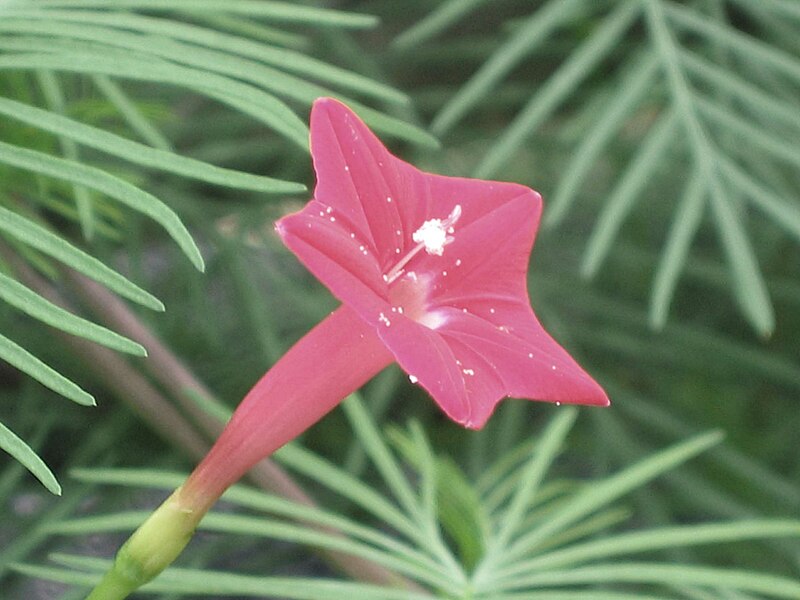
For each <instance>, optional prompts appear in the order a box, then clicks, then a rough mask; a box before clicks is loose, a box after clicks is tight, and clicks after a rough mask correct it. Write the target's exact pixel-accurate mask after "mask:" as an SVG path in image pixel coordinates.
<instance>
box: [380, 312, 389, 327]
mask: <svg viewBox="0 0 800 600" xmlns="http://www.w3.org/2000/svg"><path fill="white" fill-rule="evenodd" d="M378 321H380V322H381V323H383V324H384V325H386V326H387V327H389V325H391V324H392V322H391V321H390V320H389V319H388V318H387V317H386V315H385V314H383V313H381V314H379V315H378Z"/></svg>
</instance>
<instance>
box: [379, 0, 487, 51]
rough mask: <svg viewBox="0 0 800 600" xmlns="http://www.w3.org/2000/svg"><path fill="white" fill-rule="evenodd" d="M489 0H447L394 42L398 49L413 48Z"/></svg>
mask: <svg viewBox="0 0 800 600" xmlns="http://www.w3.org/2000/svg"><path fill="white" fill-rule="evenodd" d="M487 1H488V0H445V2H443V3H442V4H440V5H439V6H437V7H436V8H435V9H434V10H433V11H431V13H430V14H429V15H428V16H426V17H425V18H424V19H421V20H420V21H417V23H415V24H414V25H413V26H412V27H410V28H409V29H407V30H406V31H404V32H403V33H401V34H400V35H398V36H397V37H396V38H395V39H394V41H393V42H392V43H393V44H394V46H395V47H397V48H403V49H405V48H411V47H413V46H417V45H419V44H422V43H424V42H427V41H428V40H430V39H431V38H432V37H434V36H435V35H437V34H438V33H440V32H442V31H443V30H445V29H447V28H448V27H450V26H451V25H453V24H454V23H456V22H458V21H459V20H462V19H463V18H464V17H465V16H466V15H468V14H470V13H471V12H472V11H474V10H475V9H476V8H478V7H479V6H480V5H481V4H485V3H486V2H487Z"/></svg>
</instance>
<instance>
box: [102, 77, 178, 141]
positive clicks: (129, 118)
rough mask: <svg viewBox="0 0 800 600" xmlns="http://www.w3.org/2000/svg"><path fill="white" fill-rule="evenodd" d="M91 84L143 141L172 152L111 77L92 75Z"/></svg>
mask: <svg viewBox="0 0 800 600" xmlns="http://www.w3.org/2000/svg"><path fill="white" fill-rule="evenodd" d="M91 79H92V83H94V85H95V87H96V88H97V89H98V90H99V91H100V93H101V94H103V96H105V98H106V100H108V101H109V102H110V103H111V104H112V105H113V106H114V107H115V108H116V109H117V112H118V113H119V114H120V116H121V117H122V118H123V119H124V120H125V122H126V123H127V124H128V127H130V128H131V131H133V132H135V133H136V134H137V135H138V136H139V137H140V138H141V139H142V140H143V141H145V142H147V143H148V144H149V145H150V146H152V147H153V148H158V149H159V150H163V151H165V152H172V144H171V143H170V141H169V140H168V139H167V138H166V137H165V136H164V134H163V133H161V131H160V130H159V129H158V127H156V126H155V125H154V124H153V123H151V121H150V119H149V118H147V116H145V115H144V114H143V113H142V111H141V110H139V107H138V106H137V105H136V102H134V101H133V100H131V98H129V97H128V95H127V94H126V93H125V92H124V90H123V89H122V87H120V86H119V85H118V84H117V83H116V82H115V81H114V80H113V79H111V77H109V76H107V75H92V77H91Z"/></svg>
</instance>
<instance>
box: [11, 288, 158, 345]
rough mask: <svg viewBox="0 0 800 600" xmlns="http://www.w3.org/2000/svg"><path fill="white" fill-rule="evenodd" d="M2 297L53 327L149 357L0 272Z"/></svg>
mask: <svg viewBox="0 0 800 600" xmlns="http://www.w3.org/2000/svg"><path fill="white" fill-rule="evenodd" d="M0 299H2V300H5V301H6V302H8V303H9V304H11V305H12V306H14V307H15V308H17V309H19V310H21V311H23V312H25V313H27V314H29V315H30V316H32V317H33V318H34V319H38V320H40V321H42V322H44V323H47V324H48V325H50V326H52V327H56V328H58V329H61V330H62V331H66V332H67V333H71V334H73V335H77V336H79V337H82V338H84V339H87V340H91V341H93V342H96V343H98V344H102V345H104V346H107V347H109V348H113V349H114V350H118V351H120V352H127V353H129V354H133V355H134V356H147V351H146V350H145V349H144V348H143V347H142V346H141V345H140V344H137V343H136V342H134V341H133V340H129V339H128V338H126V337H124V336H122V335H120V334H118V333H115V332H113V331H111V330H110V329H106V328H105V327H102V326H100V325H97V324H95V323H92V322H91V321H87V320H86V319H82V318H81V317H78V316H76V315H73V314H72V313H71V312H69V311H67V310H64V309H63V308H61V307H60V306H56V305H55V304H53V303H52V302H50V301H48V300H46V299H45V298H43V297H42V296H40V295H39V294H37V293H35V292H34V291H32V290H30V289H28V288H27V287H25V286H24V285H22V284H21V283H19V282H18V281H16V280H14V279H12V278H10V277H8V276H6V275H4V274H3V273H0Z"/></svg>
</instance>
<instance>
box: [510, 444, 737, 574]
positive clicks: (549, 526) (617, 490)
mask: <svg viewBox="0 0 800 600" xmlns="http://www.w3.org/2000/svg"><path fill="white" fill-rule="evenodd" d="M721 439H722V434H721V433H720V432H717V431H712V432H710V433H706V434H703V435H700V436H697V437H694V438H692V439H690V440H688V441H686V442H683V443H681V444H678V445H676V446H673V447H672V448H669V449H667V450H663V451H661V452H659V453H658V454H655V455H654V456H651V457H648V458H646V459H644V460H642V461H640V462H638V463H636V464H634V465H632V466H630V467H628V468H627V469H625V470H623V471H621V472H620V473H617V474H616V475H612V476H611V477H609V478H607V479H606V480H604V481H602V482H600V483H596V484H594V485H592V486H590V487H588V488H585V489H583V490H582V491H580V492H578V493H577V494H575V495H574V496H573V497H572V498H570V499H569V500H567V501H565V502H562V503H561V504H559V506H558V507H556V509H555V510H554V511H553V512H552V513H551V514H550V516H549V518H548V519H546V520H545V521H543V522H542V523H540V524H539V526H538V527H535V528H534V529H533V530H532V531H531V532H530V533H528V534H526V535H524V536H522V537H520V538H519V539H518V540H517V541H516V542H514V543H513V544H512V546H511V547H510V548H508V549H507V550H506V552H505V553H504V557H505V560H507V561H508V560H512V559H513V558H521V557H522V556H524V555H525V554H526V553H527V552H529V551H530V550H531V549H533V548H535V547H536V546H537V545H538V544H540V543H542V542H543V541H544V540H546V539H547V538H548V537H549V536H552V535H554V534H556V533H559V532H560V531H562V530H563V529H564V528H565V527H567V526H569V525H571V524H572V523H575V522H576V521H578V520H579V519H582V518H584V517H586V516H588V515H590V514H592V513H594V512H596V511H597V510H599V509H600V508H602V507H603V506H605V505H607V504H608V503H609V502H612V501H613V500H615V499H617V498H619V497H620V496H622V495H623V494H626V493H627V492H629V491H631V490H632V489H635V488H637V487H639V486H641V485H643V484H644V483H646V482H648V481H650V480H651V479H653V478H655V477H658V476H659V475H661V474H662V473H664V472H666V471H668V470H670V469H672V468H674V467H675V466H677V465H679V464H681V463H683V462H685V461H687V460H689V459H690V458H692V457H693V456H696V455H697V454H699V453H701V452H703V451H705V450H707V449H708V448H710V447H712V446H714V445H716V444H718V443H719V442H720V440H721Z"/></svg>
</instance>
